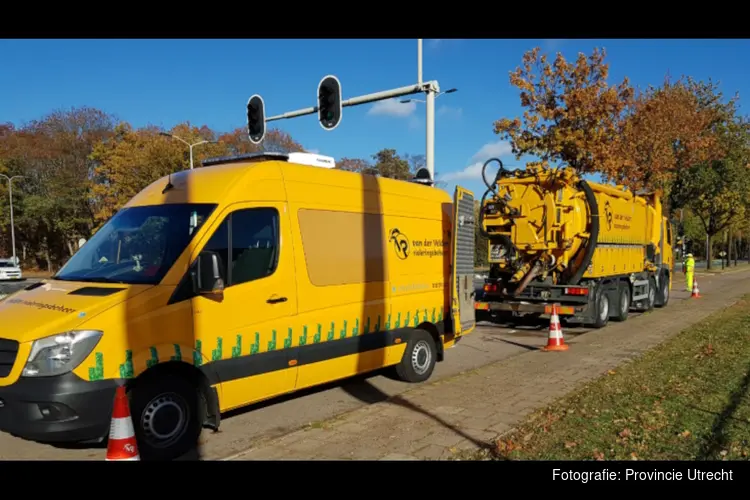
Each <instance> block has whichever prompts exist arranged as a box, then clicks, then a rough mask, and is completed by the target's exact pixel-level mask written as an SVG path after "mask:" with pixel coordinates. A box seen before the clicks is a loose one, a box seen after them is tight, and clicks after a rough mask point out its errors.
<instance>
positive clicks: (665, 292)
mask: <svg viewBox="0 0 750 500" xmlns="http://www.w3.org/2000/svg"><path fill="white" fill-rule="evenodd" d="M668 303H669V276H667V275H666V274H663V275H662V277H661V286H660V287H659V295H658V296H657V300H656V303H655V304H654V305H655V306H656V307H664V306H666V305H667V304H668Z"/></svg>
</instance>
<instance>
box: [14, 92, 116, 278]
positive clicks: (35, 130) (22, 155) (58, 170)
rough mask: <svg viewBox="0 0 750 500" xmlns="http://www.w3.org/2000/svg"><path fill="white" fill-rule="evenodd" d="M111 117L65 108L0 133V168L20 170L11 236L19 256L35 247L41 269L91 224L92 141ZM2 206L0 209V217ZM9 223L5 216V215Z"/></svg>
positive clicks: (71, 247)
mask: <svg viewBox="0 0 750 500" xmlns="http://www.w3.org/2000/svg"><path fill="white" fill-rule="evenodd" d="M114 125H115V118H114V117H113V116H112V115H110V114H108V113H105V112H104V111H101V110H98V109H95V108H90V107H81V108H71V109H69V110H58V111H54V112H52V113H50V114H48V115H46V116H44V117H43V118H42V119H40V120H34V121H32V122H30V123H28V124H26V125H24V126H23V127H20V128H18V129H15V130H13V131H11V132H10V133H8V131H7V129H6V132H5V133H4V134H3V136H2V139H1V142H2V143H3V145H2V147H0V151H1V152H2V156H3V165H4V168H5V169H7V170H8V171H10V172H12V173H13V175H23V176H24V177H23V180H22V182H21V183H19V185H18V186H17V187H16V185H14V190H13V194H14V200H13V208H14V216H15V217H14V219H15V228H16V239H17V241H18V242H19V243H21V245H22V251H23V256H24V257H25V256H26V251H27V249H28V248H29V247H34V248H35V249H36V252H35V253H36V255H35V257H39V258H40V259H41V260H42V261H43V262H44V264H45V267H46V268H47V269H52V268H53V267H55V266H57V265H59V264H60V263H61V262H62V261H63V260H64V259H65V258H67V257H69V256H70V255H72V253H73V252H74V251H75V249H76V243H77V240H78V239H79V238H80V237H86V236H87V235H88V234H89V233H90V231H91V230H92V228H93V225H94V217H93V210H92V204H91V199H90V197H89V190H88V189H89V182H90V179H91V177H92V175H93V172H94V169H95V166H96V164H95V161H94V160H92V159H91V158H90V154H91V152H92V151H93V149H94V147H95V145H96V144H97V143H99V142H101V141H103V140H106V139H107V138H108V137H110V136H111V135H112V133H113V130H114ZM7 214H8V212H7V211H6V210H3V219H4V220H5V218H6V217H7ZM8 223H9V221H8Z"/></svg>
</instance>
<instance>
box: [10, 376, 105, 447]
mask: <svg viewBox="0 0 750 500" xmlns="http://www.w3.org/2000/svg"><path fill="white" fill-rule="evenodd" d="M116 388H117V381H116V380H100V381H95V382H88V381H86V380H83V379H82V378H80V377H78V376H77V375H76V374H74V373H66V374H65V375H60V376H56V377H39V378H36V377H34V378H20V379H18V381H17V382H16V383H14V384H12V385H9V386H4V387H0V431H3V432H7V433H9V434H12V435H14V436H18V437H21V438H24V439H29V440H33V441H41V442H84V441H95V440H99V439H101V438H103V437H106V436H107V434H108V433H109V425H110V421H111V418H112V406H113V402H114V397H115V390H116Z"/></svg>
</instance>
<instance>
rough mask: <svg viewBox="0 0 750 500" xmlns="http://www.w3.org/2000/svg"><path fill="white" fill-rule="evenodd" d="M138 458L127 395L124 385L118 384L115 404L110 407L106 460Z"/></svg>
mask: <svg viewBox="0 0 750 500" xmlns="http://www.w3.org/2000/svg"><path fill="white" fill-rule="evenodd" d="M140 459H141V457H140V455H139V454H138V443H137V442H136V440H135V429H133V419H132V418H131V417H130V405H129V404H128V396H127V394H126V393H125V387H123V386H120V387H118V388H117V392H116V393H115V405H114V408H113V409H112V423H111V424H110V427H109V443H108V444H107V458H106V461H107V462H114V461H117V460H140Z"/></svg>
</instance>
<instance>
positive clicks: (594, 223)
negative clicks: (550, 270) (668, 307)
mask: <svg viewBox="0 0 750 500" xmlns="http://www.w3.org/2000/svg"><path fill="white" fill-rule="evenodd" d="M578 187H579V188H580V189H581V190H582V191H583V194H584V195H585V196H586V203H587V204H588V206H589V213H590V214H591V230H590V231H589V232H590V236H589V241H588V243H587V244H586V249H585V250H584V254H583V261H582V262H581V265H580V266H579V267H578V269H576V271H575V273H573V276H571V277H570V279H569V280H568V284H570V285H577V284H578V282H579V281H580V280H581V278H582V277H583V273H585V272H586V268H588V267H589V264H591V259H592V258H593V257H594V251H595V250H596V245H597V243H598V242H599V204H598V203H597V202H596V197H595V196H594V191H593V190H592V189H591V186H589V183H588V182H586V181H585V180H581V181H580V182H579V183H578Z"/></svg>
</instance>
